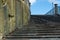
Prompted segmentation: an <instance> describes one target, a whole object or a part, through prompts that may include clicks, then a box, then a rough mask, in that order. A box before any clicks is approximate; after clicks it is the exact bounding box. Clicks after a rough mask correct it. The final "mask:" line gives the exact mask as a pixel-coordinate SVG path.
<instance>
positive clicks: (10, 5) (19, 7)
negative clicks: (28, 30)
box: [0, 0, 30, 35]
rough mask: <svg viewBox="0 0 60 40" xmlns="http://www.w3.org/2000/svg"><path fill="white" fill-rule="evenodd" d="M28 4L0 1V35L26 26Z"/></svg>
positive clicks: (9, 0) (21, 1)
mask: <svg viewBox="0 0 60 40" xmlns="http://www.w3.org/2000/svg"><path fill="white" fill-rule="evenodd" d="M29 19H30V7H29V2H28V1H27V2H26V1H23V0H0V34H1V35H7V34H9V33H11V32H12V31H14V30H15V29H16V28H21V27H23V26H24V25H28V21H29Z"/></svg>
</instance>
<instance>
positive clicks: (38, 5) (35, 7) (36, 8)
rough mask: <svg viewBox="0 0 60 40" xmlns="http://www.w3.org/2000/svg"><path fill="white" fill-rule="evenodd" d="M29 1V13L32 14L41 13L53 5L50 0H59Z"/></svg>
mask: <svg viewBox="0 0 60 40" xmlns="http://www.w3.org/2000/svg"><path fill="white" fill-rule="evenodd" d="M30 2H31V14H32V15H43V14H46V13H47V12H48V11H49V10H51V9H52V7H54V5H52V2H54V3H57V4H59V3H60V0H58V1H54V0H53V1H52V0H30Z"/></svg>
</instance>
